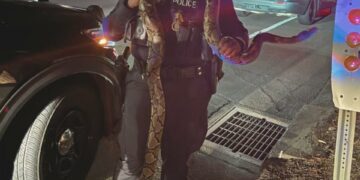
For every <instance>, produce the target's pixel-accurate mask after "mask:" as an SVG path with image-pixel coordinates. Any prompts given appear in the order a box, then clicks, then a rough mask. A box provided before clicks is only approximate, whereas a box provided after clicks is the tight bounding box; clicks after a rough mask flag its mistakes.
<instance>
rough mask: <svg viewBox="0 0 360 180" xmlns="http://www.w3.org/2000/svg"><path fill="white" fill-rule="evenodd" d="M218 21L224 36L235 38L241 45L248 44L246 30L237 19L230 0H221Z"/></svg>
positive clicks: (245, 45)
mask: <svg viewBox="0 0 360 180" xmlns="http://www.w3.org/2000/svg"><path fill="white" fill-rule="evenodd" d="M219 21H220V29H221V33H222V34H223V35H224V36H231V37H234V38H236V39H237V40H238V42H239V43H240V44H241V46H242V47H247V46H248V42H249V35H248V30H247V29H246V28H245V27H244V25H243V24H242V23H241V22H240V20H239V19H238V17H237V15H236V12H235V9H234V4H233V2H232V0H221V4H220V17H219ZM243 49H244V48H243Z"/></svg>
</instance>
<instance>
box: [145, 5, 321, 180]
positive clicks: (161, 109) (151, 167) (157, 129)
mask: <svg viewBox="0 0 360 180" xmlns="http://www.w3.org/2000/svg"><path fill="white" fill-rule="evenodd" d="M220 1H221V0H206V8H205V14H204V34H205V37H206V40H207V42H208V44H209V45H210V47H211V48H212V50H213V53H214V55H217V56H218V57H220V58H221V59H222V60H224V61H226V62H230V63H234V64H248V63H250V62H253V61H254V60H255V59H256V58H257V57H258V55H259V54H260V50H261V47H262V44H263V43H264V42H271V43H296V42H300V41H303V40H305V39H307V38H309V37H310V36H311V35H312V34H314V33H315V32H316V28H312V29H310V30H308V31H303V32H301V33H299V34H298V35H296V36H293V37H281V36H277V35H273V34H270V33H260V34H258V35H257V36H255V37H254V39H253V41H252V43H251V45H250V46H249V47H247V48H246V49H244V51H242V53H240V54H238V55H237V56H236V57H235V58H232V59H229V58H227V57H224V56H223V55H221V54H220V53H219V49H218V45H219V41H220V39H221V38H222V35H221V32H220V30H219V29H220V27H219V14H220ZM156 3H157V0H140V2H139V14H140V18H141V19H142V21H143V22H144V24H145V27H146V32H147V35H148V46H149V55H148V58H147V78H148V79H147V83H148V85H149V90H150V98H151V121H150V129H149V136H148V141H147V145H146V146H147V148H146V152H145V162H144V166H143V170H142V174H141V176H140V179H153V178H154V174H155V172H156V169H157V168H156V167H157V162H158V157H159V152H160V148H161V138H162V133H163V127H164V121H165V99H164V92H163V88H162V84H161V79H160V68H161V63H162V60H163V56H164V31H163V27H162V24H161V21H160V19H159V15H158V14H157V9H156Z"/></svg>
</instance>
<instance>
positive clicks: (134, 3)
mask: <svg viewBox="0 0 360 180" xmlns="http://www.w3.org/2000/svg"><path fill="white" fill-rule="evenodd" d="M139 2H140V0H128V1H127V4H128V6H129V8H135V7H138V6H139Z"/></svg>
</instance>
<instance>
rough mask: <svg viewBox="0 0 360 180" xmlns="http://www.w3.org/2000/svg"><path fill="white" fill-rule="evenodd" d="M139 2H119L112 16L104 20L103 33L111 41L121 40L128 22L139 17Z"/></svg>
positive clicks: (129, 0) (126, 0)
mask: <svg viewBox="0 0 360 180" xmlns="http://www.w3.org/2000/svg"><path fill="white" fill-rule="evenodd" d="M138 5H139V0H119V1H118V3H117V4H116V6H115V7H114V9H113V10H112V11H111V12H110V14H109V15H108V16H107V17H106V18H104V20H103V23H102V24H103V31H104V33H105V35H106V36H107V37H108V38H109V39H111V40H121V39H122V38H123V36H124V32H125V26H126V24H127V22H128V21H129V20H130V19H131V18H133V17H134V16H136V15H137V12H138V8H137V6H138Z"/></svg>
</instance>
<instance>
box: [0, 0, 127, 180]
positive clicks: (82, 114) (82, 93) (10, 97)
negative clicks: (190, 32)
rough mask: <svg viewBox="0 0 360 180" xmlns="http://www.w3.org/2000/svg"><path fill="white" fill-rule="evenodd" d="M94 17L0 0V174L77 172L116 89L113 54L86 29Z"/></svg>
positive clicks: (112, 118)
mask: <svg viewBox="0 0 360 180" xmlns="http://www.w3.org/2000/svg"><path fill="white" fill-rule="evenodd" d="M102 17H103V13H102V10H101V9H100V8H99V7H97V6H90V7H89V8H87V9H79V8H72V7H68V6H62V5H56V4H51V3H49V2H30V1H19V0H16V1H15V0H0V164H1V167H0V172H1V176H0V179H5V180H6V179H10V178H13V179H21V180H23V179H24V180H25V179H26V180H29V179H31V180H37V179H46V180H50V179H51V180H55V179H76V180H79V179H84V176H85V175H86V173H87V171H88V168H89V166H90V165H91V162H92V160H93V157H94V154H95V151H96V149H97V144H98V141H99V138H100V137H101V136H103V135H104V134H111V133H112V131H113V127H114V126H113V125H114V123H115V122H116V121H117V120H119V119H120V114H121V113H120V110H121V108H120V107H121V104H122V97H123V96H122V88H121V87H122V86H121V82H123V81H122V78H123V77H124V71H125V70H124V68H122V67H121V66H119V63H118V61H119V59H121V58H116V56H115V54H114V51H113V49H112V48H109V47H104V46H101V45H99V43H98V42H97V40H98V39H96V38H98V37H99V36H95V35H94V33H98V32H99V31H98V29H99V28H101V22H100V21H101V19H102ZM95 37H96V38H95ZM101 43H104V42H103V41H101Z"/></svg>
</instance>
